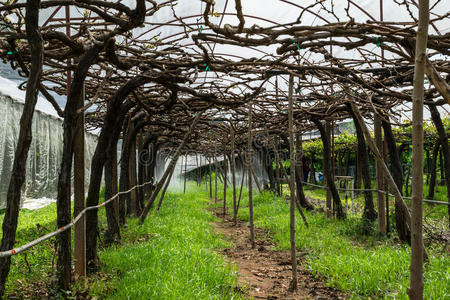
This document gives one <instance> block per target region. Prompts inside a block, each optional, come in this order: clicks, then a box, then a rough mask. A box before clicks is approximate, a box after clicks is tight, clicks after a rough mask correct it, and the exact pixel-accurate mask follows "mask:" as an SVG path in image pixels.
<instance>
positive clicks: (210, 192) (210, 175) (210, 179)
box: [208, 158, 212, 200]
mask: <svg viewBox="0 0 450 300" xmlns="http://www.w3.org/2000/svg"><path fill="white" fill-rule="evenodd" d="M211 163H212V162H211V159H210V158H208V166H209V200H211V199H212V167H211Z"/></svg>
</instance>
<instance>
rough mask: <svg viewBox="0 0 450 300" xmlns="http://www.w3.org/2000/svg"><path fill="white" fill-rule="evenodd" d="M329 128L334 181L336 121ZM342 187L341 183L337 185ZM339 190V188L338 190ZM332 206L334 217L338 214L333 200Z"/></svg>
mask: <svg viewBox="0 0 450 300" xmlns="http://www.w3.org/2000/svg"><path fill="white" fill-rule="evenodd" d="M329 126H330V127H329V130H330V133H329V135H330V137H331V178H333V181H334V175H335V166H336V162H335V160H336V156H335V153H334V152H335V147H334V121H331V124H329ZM337 187H338V188H340V186H339V184H338V186H337ZM338 192H339V190H338ZM331 207H332V212H333V217H335V216H336V206H335V205H334V201H331Z"/></svg>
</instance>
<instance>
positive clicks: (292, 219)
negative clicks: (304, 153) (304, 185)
mask: <svg viewBox="0 0 450 300" xmlns="http://www.w3.org/2000/svg"><path fill="white" fill-rule="evenodd" d="M293 90H294V77H293V76H292V75H290V76H289V107H288V119H289V154H290V163H291V168H290V171H291V174H290V178H289V181H290V184H289V187H290V190H291V193H290V194H291V197H290V198H291V199H290V205H289V228H290V239H291V264H292V281H291V285H290V288H291V290H293V291H296V290H297V251H296V247H295V179H294V178H295V163H296V160H295V153H294V113H293V105H294V97H293Z"/></svg>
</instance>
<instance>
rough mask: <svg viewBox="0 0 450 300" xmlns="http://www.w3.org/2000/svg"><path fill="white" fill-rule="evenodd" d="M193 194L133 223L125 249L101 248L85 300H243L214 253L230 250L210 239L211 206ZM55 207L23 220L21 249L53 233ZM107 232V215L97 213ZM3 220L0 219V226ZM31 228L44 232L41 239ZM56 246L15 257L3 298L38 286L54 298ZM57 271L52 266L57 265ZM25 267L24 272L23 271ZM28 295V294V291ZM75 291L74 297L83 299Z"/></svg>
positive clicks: (125, 233) (125, 232) (168, 200)
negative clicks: (97, 268)
mask: <svg viewBox="0 0 450 300" xmlns="http://www.w3.org/2000/svg"><path fill="white" fill-rule="evenodd" d="M189 186H190V187H191V186H192V187H193V188H192V189H191V190H192V191H191V192H188V193H186V195H180V194H174V193H170V192H169V193H167V194H166V197H165V200H164V203H163V206H162V208H161V211H160V212H159V213H155V212H154V211H152V212H151V213H150V214H149V215H148V217H147V219H146V221H145V223H144V224H143V225H139V224H138V222H137V220H136V219H131V220H129V222H128V225H127V227H125V228H123V229H122V244H120V245H115V246H112V247H108V248H103V247H100V251H99V256H100V260H101V263H102V265H101V270H100V272H99V273H98V274H96V275H92V276H91V277H90V278H89V281H88V282H89V290H88V292H89V294H90V296H92V297H98V298H99V299H240V298H243V296H242V295H241V294H240V293H239V292H235V287H236V286H237V270H236V268H235V267H234V266H232V265H230V264H228V263H226V262H225V260H224V258H223V257H222V256H220V255H218V254H217V253H215V250H217V249H219V248H224V247H226V246H228V242H226V241H225V240H224V239H223V238H222V236H220V235H217V234H215V233H214V231H213V227H212V224H211V222H212V221H215V220H216V218H215V217H214V216H212V215H211V214H210V213H209V212H208V211H207V206H208V201H209V200H207V199H206V198H199V197H198V193H197V192H196V191H195V187H194V185H192V184H189ZM55 212H56V205H55V204H52V205H49V206H47V207H45V208H43V209H40V210H36V211H27V210H22V211H21V212H20V219H19V229H18V237H17V241H18V243H17V244H18V245H20V244H23V243H25V242H28V241H30V240H33V239H35V238H36V237H38V236H41V235H43V234H44V233H47V232H48V231H50V230H53V229H54V228H55V227H56V225H55V218H56V213H55ZM100 212H101V213H100V224H101V227H104V226H105V223H106V221H105V215H104V210H101V211H100ZM2 219H3V215H0V221H1V220H2ZM36 223H39V224H41V225H43V226H45V228H47V230H42V231H38V230H37V229H36V228H37V227H36ZM54 243H55V239H50V240H49V241H47V242H45V243H43V244H41V245H38V246H36V247H34V248H32V249H31V250H30V251H29V252H28V253H27V255H26V256H27V261H28V264H27V263H26V262H25V256H24V255H23V254H20V255H17V256H14V257H13V265H12V269H11V272H10V276H9V278H8V284H7V293H6V294H10V293H14V294H16V295H17V294H18V295H20V293H21V287H22V286H25V287H28V288H29V287H30V286H33V285H35V284H36V283H41V284H43V285H44V286H47V288H48V290H49V291H53V292H55V291H54V290H52V289H54V285H53V284H52V282H54V273H55V268H56V266H54V269H53V270H52V259H53V258H54ZM55 264H56V260H55ZM28 265H29V267H28ZM31 289H32V288H31ZM84 289H85V287H83V286H82V285H80V284H77V285H75V286H74V288H73V290H74V291H73V294H75V293H76V292H77V291H78V292H80V291H81V292H84Z"/></svg>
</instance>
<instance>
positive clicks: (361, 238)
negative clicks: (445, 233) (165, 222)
mask: <svg viewBox="0 0 450 300" xmlns="http://www.w3.org/2000/svg"><path fill="white" fill-rule="evenodd" d="M307 195H310V196H312V197H315V198H322V199H325V194H324V192H322V191H320V190H318V191H308V192H307ZM220 196H222V194H221V193H220ZM359 198H361V199H359ZM229 199H231V198H229ZM362 199H363V198H362V196H360V197H358V199H357V200H356V201H358V202H360V201H362ZM229 203H230V202H229ZM360 203H361V205H362V202H360ZM247 205H248V200H247V199H244V200H243V202H242V208H241V209H240V211H239V218H240V219H242V220H245V221H248V218H249V212H248V208H247ZM305 214H306V218H307V220H308V222H309V228H306V227H305V225H304V224H303V223H302V221H301V219H300V216H299V214H298V213H297V215H296V218H297V223H296V230H297V231H296V243H297V248H298V249H299V252H300V253H303V254H305V255H304V257H303V260H304V262H305V266H306V267H307V269H309V270H310V271H311V272H312V273H313V274H315V275H317V276H320V277H323V278H324V279H325V280H326V282H327V284H328V285H330V286H333V287H337V288H339V289H341V290H343V291H346V292H348V293H350V294H351V295H352V297H353V298H355V299H360V298H372V299H373V298H376V299H378V298H387V299H392V298H394V299H407V298H408V297H407V294H406V289H407V287H408V286H409V264H410V248H409V246H407V245H400V244H398V243H397V242H396V240H395V239H394V238H392V237H391V238H386V237H378V235H377V233H376V224H374V226H373V230H372V232H371V234H370V235H364V234H363V229H362V226H361V221H360V215H353V214H351V215H349V217H348V219H347V220H345V221H339V220H335V219H329V218H327V217H325V215H324V214H323V213H320V212H305ZM254 219H255V226H257V227H260V228H264V229H267V230H268V231H269V233H270V236H271V237H272V238H273V240H274V241H275V243H276V245H277V247H278V248H279V249H289V247H290V242H289V206H288V205H287V202H286V201H285V200H283V199H281V198H278V197H276V196H273V195H271V194H268V193H265V194H258V195H257V196H255V198H254ZM427 250H428V253H429V255H430V261H429V262H428V263H427V264H426V265H425V291H424V298H425V299H449V298H450V285H449V284H448V283H449V282H450V259H449V257H448V254H442V253H441V250H442V245H440V247H438V246H436V245H434V246H433V247H429V248H428V249H427Z"/></svg>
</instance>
